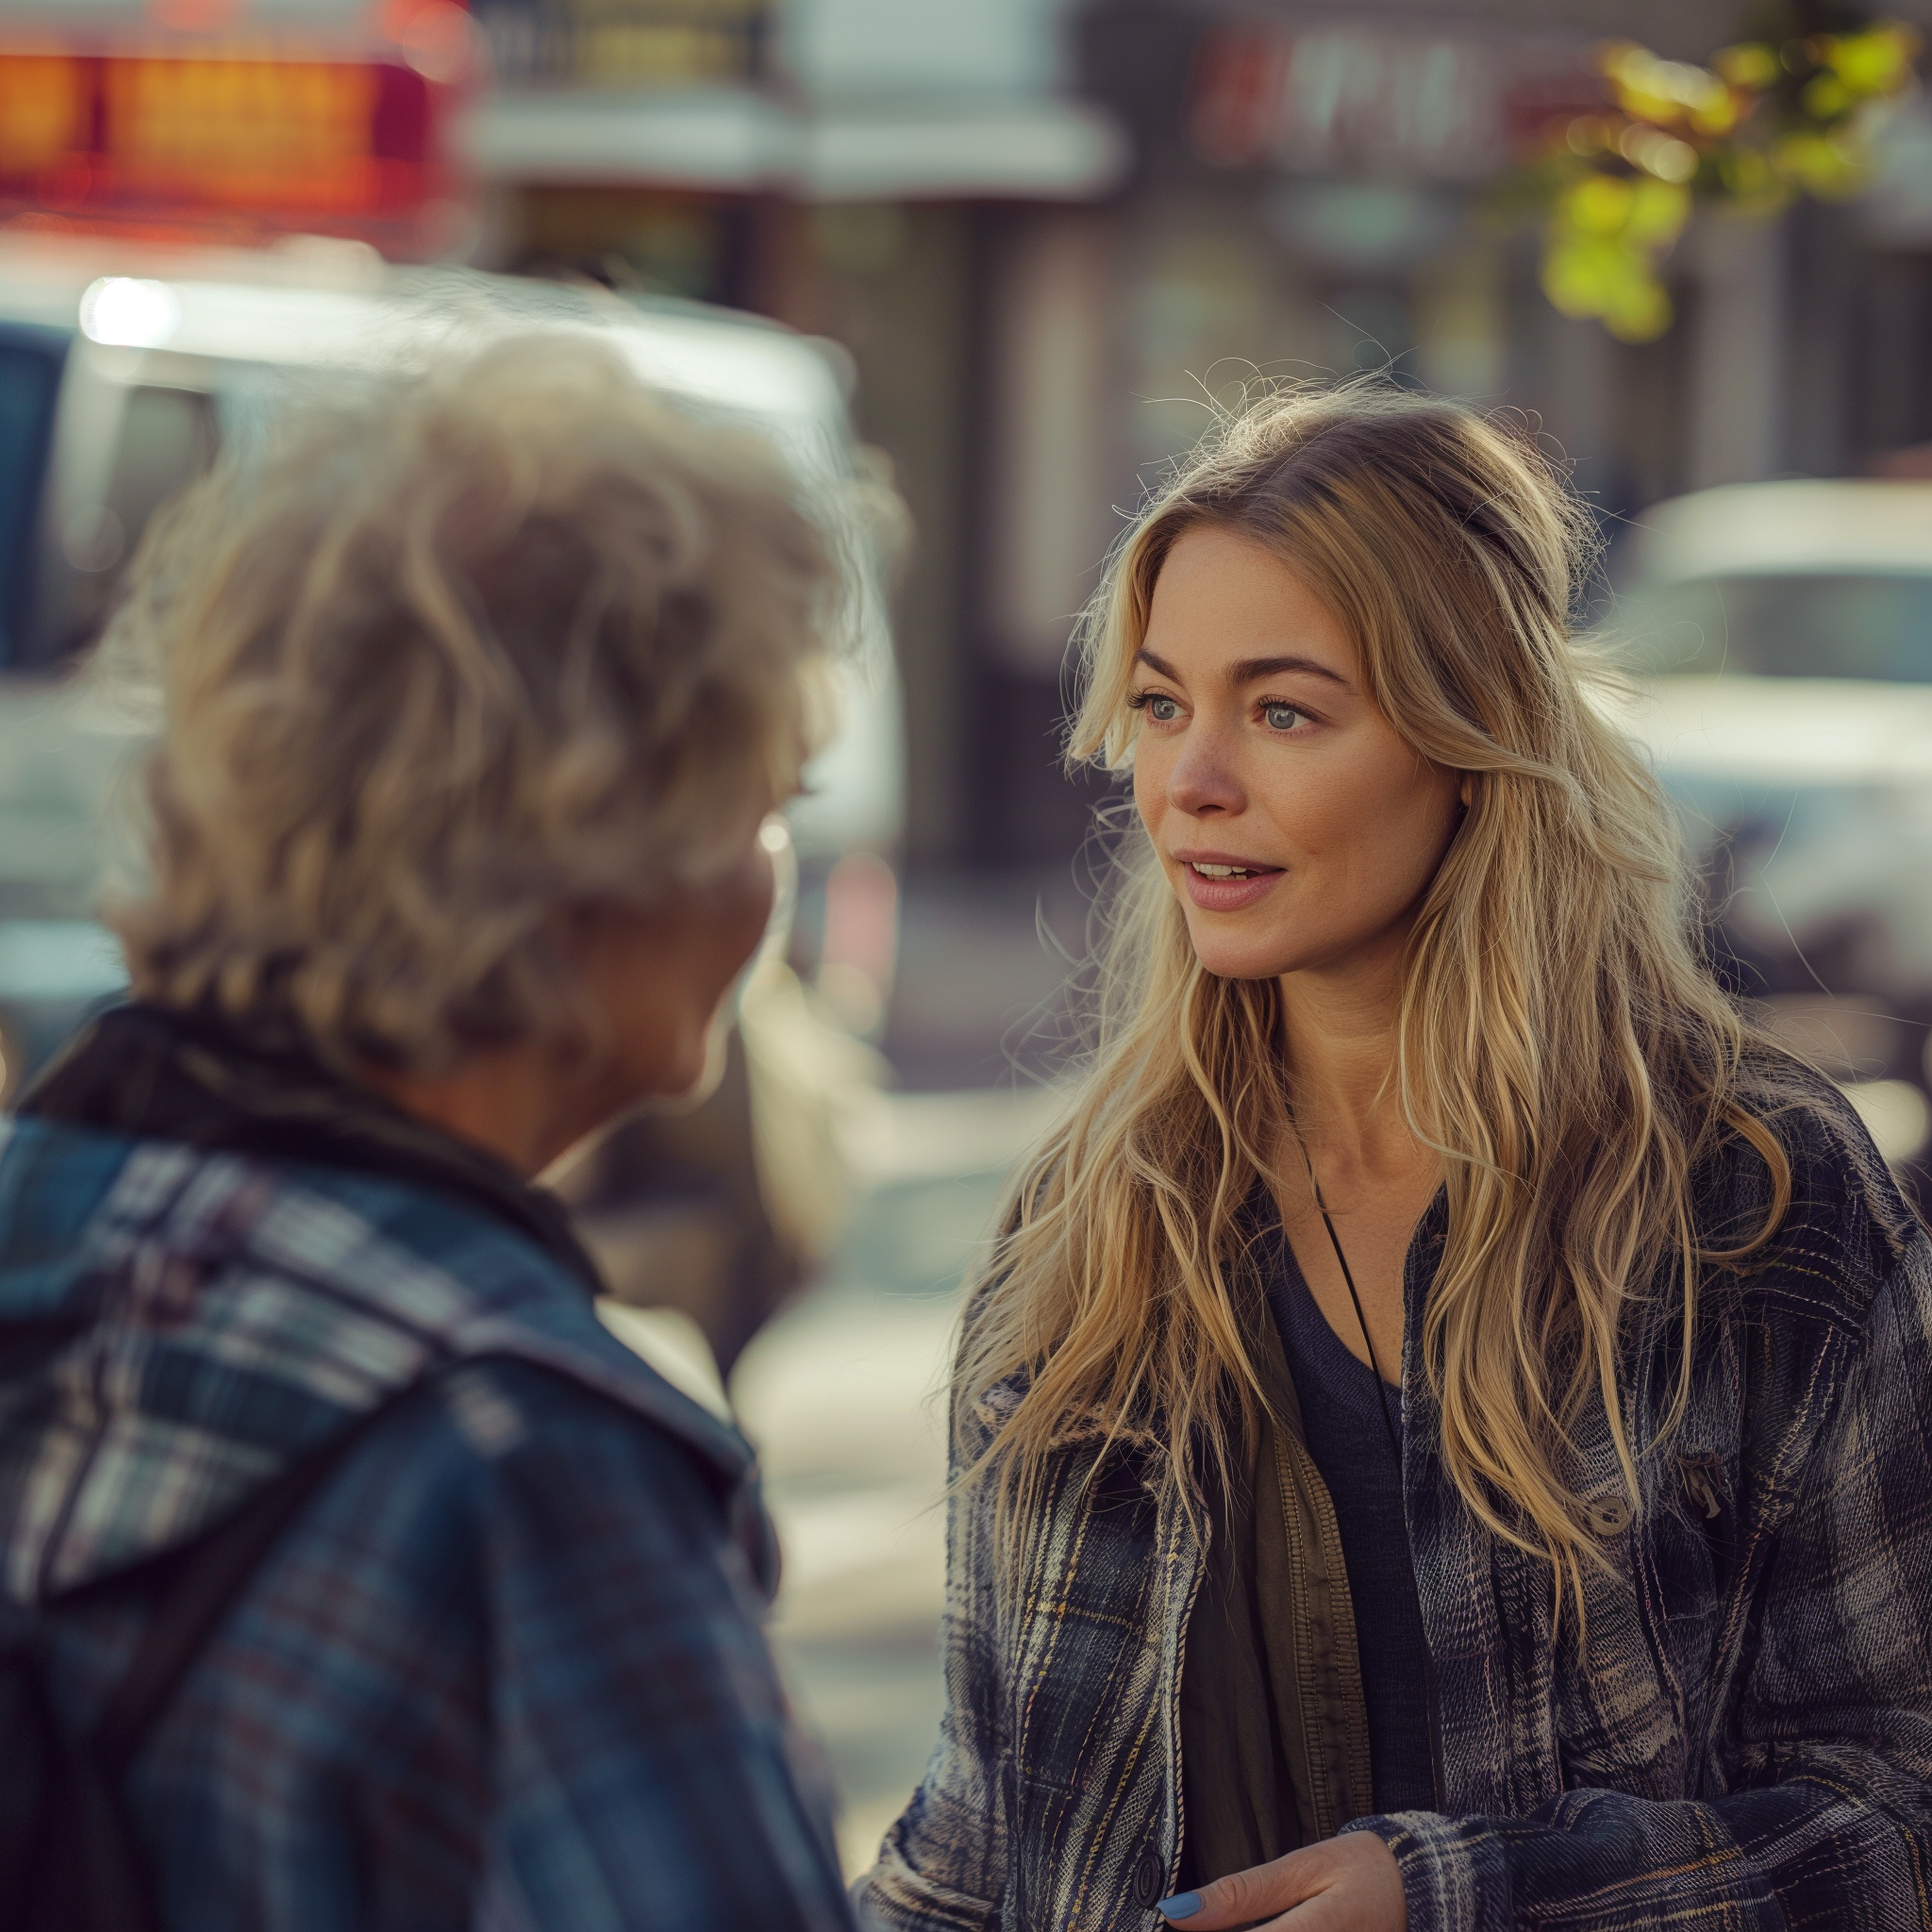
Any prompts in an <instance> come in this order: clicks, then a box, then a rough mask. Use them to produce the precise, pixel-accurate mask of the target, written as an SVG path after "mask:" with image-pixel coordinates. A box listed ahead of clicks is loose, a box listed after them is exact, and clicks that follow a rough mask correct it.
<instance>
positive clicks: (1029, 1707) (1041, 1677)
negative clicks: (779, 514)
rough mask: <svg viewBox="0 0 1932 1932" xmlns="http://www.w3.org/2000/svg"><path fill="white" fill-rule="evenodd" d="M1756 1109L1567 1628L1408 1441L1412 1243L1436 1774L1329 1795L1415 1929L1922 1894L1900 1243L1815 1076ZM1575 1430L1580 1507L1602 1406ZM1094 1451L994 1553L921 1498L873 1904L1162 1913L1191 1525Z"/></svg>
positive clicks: (1927, 1891) (1924, 1631) (1467, 1931)
mask: <svg viewBox="0 0 1932 1932" xmlns="http://www.w3.org/2000/svg"><path fill="white" fill-rule="evenodd" d="M1782 1128H1783V1131H1784V1133H1785V1136H1786V1139H1787V1142H1788V1144H1789V1146H1790V1151H1791V1155H1792V1158H1793V1163H1794V1169H1795V1174H1794V1179H1795V1187H1796V1192H1795V1200H1794V1205H1793V1207H1792V1209H1791V1211H1790V1214H1789V1215H1788V1216H1787V1217H1786V1219H1785V1222H1784V1224H1783V1225H1782V1227H1781V1229H1780V1231H1779V1233H1778V1234H1777V1236H1776V1237H1775V1238H1774V1241H1773V1242H1772V1243H1771V1245H1770V1247H1769V1248H1768V1249H1767V1250H1765V1251H1762V1252H1760V1254H1759V1255H1758V1256H1757V1257H1755V1258H1754V1261H1753V1264H1752V1265H1751V1267H1750V1268H1749V1270H1748V1272H1745V1273H1742V1274H1729V1275H1724V1274H1715V1273H1714V1274H1712V1276H1711V1278H1710V1280H1709V1281H1708V1283H1707V1290H1706V1303H1705V1307H1704V1313H1703V1318H1702V1320H1701V1321H1700V1324H1699V1330H1698V1341H1697V1347H1696V1351H1695V1360H1694V1377H1693V1392H1692V1397H1691V1406H1690V1409H1689V1412H1688V1414H1687V1415H1686V1417H1685V1419H1684V1421H1683V1424H1682V1425H1681V1427H1680V1428H1679V1429H1678V1430H1677V1431H1676V1432H1675V1433H1674V1434H1673V1435H1672V1436H1671V1437H1670V1438H1669V1439H1668V1441H1664V1442H1663V1443H1662V1444H1661V1445H1659V1444H1658V1442H1657V1431H1658V1429H1659V1426H1660V1421H1661V1418H1662V1417H1663V1416H1664V1414H1665V1413H1666V1410H1667V1407H1668V1404H1669V1400H1670V1397H1671V1394H1672V1391H1673V1387H1674V1372H1675V1367H1676V1364H1677V1361H1678V1359H1679V1357H1678V1352H1677V1350H1676V1349H1674V1347H1673V1346H1672V1345H1671V1337H1670V1336H1669V1334H1668V1333H1658V1334H1657V1335H1654V1336H1651V1337H1649V1338H1647V1339H1645V1340H1644V1341H1641V1342H1639V1343H1637V1344H1635V1345H1633V1348H1632V1351H1631V1358H1630V1362H1629V1368H1628V1400H1627V1403H1626V1407H1627V1410H1628V1415H1629V1421H1630V1424H1631V1426H1632V1428H1633V1431H1634V1435H1635V1441H1634V1446H1635V1448H1636V1450H1637V1452H1638V1454H1639V1457H1640V1458H1641V1469H1642V1472H1643V1491H1644V1492H1643V1494H1642V1496H1641V1498H1640V1499H1639V1501H1640V1507H1639V1508H1638V1509H1637V1511H1636V1512H1635V1520H1634V1522H1631V1523H1628V1526H1626V1527H1624V1528H1623V1529H1622V1530H1621V1531H1618V1532H1616V1533H1614V1534H1612V1535H1611V1536H1610V1537H1609V1540H1608V1542H1607V1553H1608V1555H1609V1557H1610V1559H1611V1566H1612V1567H1611V1572H1610V1574H1603V1575H1599V1576H1594V1577H1592V1578H1591V1581H1590V1583H1589V1585H1588V1591H1587V1609H1588V1639H1587V1645H1586V1647H1585V1648H1584V1649H1582V1650H1581V1652H1579V1649H1578V1644H1577V1626H1576V1620H1575V1618H1574V1615H1570V1616H1568V1617H1566V1619H1565V1620H1564V1623H1563V1625H1562V1628H1561V1630H1560V1632H1558V1631H1557V1630H1556V1629H1555V1628H1554V1627H1553V1625H1554V1616H1555V1601H1554V1591H1553V1587H1552V1581H1551V1577H1550V1574H1549V1571H1548V1568H1547V1566H1546V1565H1544V1564H1541V1563H1540V1562H1538V1561H1537V1560H1535V1559H1534V1558H1531V1557H1527V1556H1525V1555H1524V1554H1522V1553H1521V1552H1518V1551H1515V1550H1512V1549H1510V1548H1508V1547H1507V1546H1505V1545H1503V1544H1501V1543H1499V1542H1498V1541H1496V1540H1494V1539H1493V1538H1491V1537H1490V1536H1488V1535H1487V1534H1486V1533H1484V1532H1483V1531H1482V1530H1481V1528H1480V1527H1479V1525H1477V1524H1476V1523H1475V1522H1474V1519H1473V1518H1472V1517H1471V1516H1470V1515H1469V1514H1468V1512H1467V1511H1466V1510H1465V1509H1464V1508H1463V1507H1461V1505H1460V1503H1459V1501H1458V1499H1457V1495H1456V1492H1455V1491H1454V1490H1453V1488H1452V1487H1451V1486H1450V1485H1449V1484H1448V1482H1447V1480H1446V1478H1445V1477H1444V1476H1443V1474H1442V1472H1441V1464H1440V1461H1439V1458H1438V1444H1439V1442H1440V1416H1439V1414H1438V1412H1437V1410H1436V1407H1435V1406H1434V1404H1433V1403H1432V1401H1431V1400H1430V1397H1429V1393H1428V1386H1427V1381H1426V1378H1425V1376H1424V1374H1423V1373H1422V1369H1421V1365H1420V1363H1419V1361H1418V1359H1417V1357H1416V1350H1415V1345H1414V1339H1415V1337H1416V1336H1417V1334H1418V1332H1419V1329H1420V1322H1419V1319H1418V1317H1419V1312H1420V1308H1419V1302H1418V1301H1417V1299H1415V1297H1416V1296H1417V1294H1418V1293H1419V1290H1418V1288H1417V1286H1416V1284H1417V1282H1418V1280H1420V1281H1422V1282H1426V1280H1427V1278H1428V1277H1429V1275H1430V1274H1431V1273H1432V1272H1433V1271H1432V1270H1431V1269H1427V1268H1424V1269H1422V1270H1414V1269H1412V1270H1411V1297H1412V1299H1411V1306H1410V1309H1409V1322H1408V1333H1409V1337H1410V1344H1409V1350H1408V1358H1407V1361H1406V1363H1405V1376H1404V1380H1405V1394H1404V1404H1405V1415H1406V1421H1407V1446H1406V1467H1405V1481H1406V1484H1407V1508H1408V1522H1409V1532H1410V1541H1411V1545H1412V1549H1413V1554H1414V1558H1415V1565H1416V1576H1417V1583H1418V1587H1419V1590H1420V1593H1421V1598H1422V1607H1423V1615H1424V1625H1425V1628H1426V1630H1427V1634H1428V1639H1429V1644H1430V1649H1431V1652H1432V1655H1433V1657H1434V1660H1435V1665H1436V1675H1437V1678H1438V1680H1439V1686H1440V1691H1439V1715H1440V1719H1441V1753H1442V1764H1441V1777H1442V1782H1443V1788H1444V1792H1445V1800H1444V1805H1443V1808H1442V1810H1441V1812H1405V1813H1402V1814H1399V1815H1397V1816H1393V1817H1371V1818H1363V1819H1358V1820H1356V1821H1354V1822H1353V1823H1352V1824H1350V1825H1349V1826H1348V1827H1347V1828H1348V1829H1352V1830H1364V1831H1374V1832H1375V1833H1377V1834H1379V1835H1380V1836H1381V1837H1382V1838H1383V1839H1384V1840H1386V1841H1387V1842H1388V1843H1389V1844H1390V1845H1391V1848H1392V1849H1393V1850H1394V1853H1395V1856H1396V1858H1397V1860H1398V1862H1399V1865H1400V1867H1401V1872H1402V1878H1403V1884H1404V1888H1405V1890H1406V1893H1407V1901H1408V1923H1409V1926H1410V1928H1411V1932H1502V1928H1504V1927H1507V1926H1517V1925H1552V1926H1555V1925H1561V1926H1564V1927H1571V1928H1579V1932H1582V1928H1587V1932H1637V1928H1640V1927H1645V1928H1647V1927H1653V1926H1657V1925H1664V1924H1668V1925H1670V1926H1672V1927H1674V1928H1676V1932H1720V1928H1722V1932H1738V1928H1743V1927H1757V1928H1764V1932H1771V1928H1773V1927H1776V1928H1781V1932H1782V1928H1788V1927H1789V1928H1796V1927H1803V1926H1812V1927H1826V1926H1828V1927H1831V1928H1834V1932H1896V1928H1901V1927H1910V1926H1932V1246H1928V1243H1927V1240H1926V1237H1925V1235H1924V1232H1923V1231H1922V1230H1921V1229H1920V1228H1919V1227H1918V1226H1917V1224H1915V1223H1914V1222H1913V1221H1912V1219H1911V1217H1910V1215H1909V1213H1908V1212H1907V1209H1906V1208H1905V1205H1904V1203H1903V1202H1902V1201H1901V1199H1900V1198H1899V1195H1898V1192H1897V1190H1896V1188H1895V1187H1894V1186H1893V1184H1892V1182H1891V1179H1890V1175H1889V1174H1887V1173H1886V1171H1885V1169H1884V1167H1883V1165H1882V1164H1881V1163H1880V1161H1879V1160H1878V1158H1877V1156H1876V1154H1875V1153H1874V1151H1873V1149H1872V1147H1871V1143H1870V1141H1869V1140H1868V1138H1867V1137H1866V1136H1865V1134H1864V1131H1863V1129H1862V1127H1860V1126H1859V1124H1857V1121H1856V1119H1855V1118H1853V1117H1852V1115H1851V1114H1850V1111H1849V1109H1848V1108H1845V1107H1844V1106H1843V1104H1842V1102H1840V1101H1839V1100H1838V1099H1837V1098H1836V1096H1827V1095H1819V1096H1817V1097H1816V1098H1815V1101H1814V1103H1813V1104H1811V1105H1809V1106H1807V1107H1805V1108H1800V1109H1798V1110H1795V1111H1793V1112H1790V1113H1788V1114H1787V1115H1785V1116H1784V1118H1783V1121H1782ZM1763 1185H1764V1183H1763V1181H1762V1178H1761V1170H1758V1169H1757V1166H1756V1163H1755V1162H1752V1161H1750V1160H1749V1159H1748V1158H1741V1157H1740V1158H1736V1159H1735V1160H1732V1161H1730V1162H1729V1163H1728V1164H1727V1165H1726V1166H1725V1167H1724V1169H1723V1171H1721V1172H1718V1173H1715V1174H1711V1175H1710V1176H1708V1178H1707V1184H1706V1187H1705V1190H1704V1192H1703V1195H1702V1198H1701V1201H1700V1207H1701V1208H1702V1209H1703V1210H1704V1213H1705V1224H1706V1226H1707V1227H1708V1228H1711V1229H1714V1230H1718V1231H1719V1234H1720V1236H1721V1234H1722V1231H1723V1230H1724V1229H1725V1228H1727V1227H1732V1228H1736V1227H1747V1228H1748V1227H1752V1226H1755V1225H1756V1224H1757V1221H1758V1219H1759V1218H1760V1210H1761V1208H1762V1206H1763V1201H1764V1196H1763V1192H1762V1189H1763ZM1007 1399H1010V1398H1009V1397H1008V1398H1007ZM1000 1407H1001V1402H1000V1399H999V1398H998V1397H997V1396H996V1399H995V1401H994V1402H993V1403H992V1404H991V1405H990V1406H988V1407H986V1409H985V1412H984V1413H982V1414H980V1415H978V1416H976V1417H974V1418H973V1419H972V1434H971V1435H970V1436H969V1439H968V1441H967V1442H966V1443H965V1445H964V1446H965V1448H966V1449H967V1450H968V1452H969V1453H970V1452H971V1451H973V1450H974V1449H975V1448H976V1447H977V1446H979V1445H981V1444H983V1443H984V1441H986V1440H987V1439H988V1432H989V1431H991V1430H992V1429H994V1428H996V1427H997V1426H998V1422H999V1415H1000ZM1579 1447H1580V1453H1581V1456H1582V1469H1583V1478H1582V1479H1583V1487H1584V1491H1585V1493H1586V1494H1587V1495H1591V1496H1592V1497H1594V1498H1595V1499H1596V1500H1597V1501H1599V1502H1601V1503H1603V1504H1604V1505H1606V1506H1608V1507H1607V1509H1606V1513H1605V1516H1604V1518H1603V1519H1602V1520H1605V1521H1608V1522H1614V1521H1615V1520H1616V1516H1617V1508H1616V1506H1617V1505H1618V1504H1621V1503H1623V1502H1624V1499H1623V1498H1622V1497H1621V1495H1620V1494H1619V1492H1618V1488H1617V1481H1616V1463H1615V1459H1614V1457H1613V1456H1612V1455H1611V1453H1610V1445H1609V1441H1608V1431H1607V1425H1606V1424H1605V1423H1604V1419H1603V1417H1602V1415H1601V1413H1599V1414H1598V1415H1597V1416H1596V1417H1595V1419H1594V1421H1593V1423H1591V1424H1586V1426H1585V1429H1584V1431H1583V1435H1582V1439H1581V1441H1580V1445H1579ZM1095 1454H1096V1452H1095V1450H1094V1449H1093V1448H1091V1447H1088V1448H1082V1447H1080V1446H1078V1445H1071V1446H1070V1447H1069V1448H1068V1449H1067V1451H1066V1452H1065V1455H1064V1458H1063V1466H1062V1468H1061V1469H1059V1470H1058V1471H1057V1472H1056V1475H1055V1480H1054V1482H1053V1485H1052V1489H1051V1493H1050V1496H1049V1498H1048V1502H1047V1507H1045V1508H1044V1510H1043V1511H1042V1512H1041V1519H1040V1520H1039V1522H1038V1523H1037V1524H1035V1525H1034V1526H1033V1529H1032V1531H1031V1533H1030V1535H1029V1538H1028V1540H1027V1544H1026V1549H1025V1554H1024V1562H1023V1563H1022V1565H1021V1571H1020V1574H1018V1575H1017V1576H1013V1577H1010V1578H1008V1577H1003V1576H1002V1574H1000V1572H999V1570H998V1568H997V1567H996V1566H995V1565H994V1563H993V1562H992V1560H991V1522H990V1509H991V1499H990V1497H989V1496H988V1495H987V1494H985V1493H984V1492H983V1491H969V1492H968V1493H967V1494H966V1495H965V1496H963V1497H961V1498H959V1499H958V1500H957V1501H956V1503H955V1505H954V1512H953V1518H952V1528H951V1553H950V1576H949V1583H948V1607H947V1660H946V1668H947V1689H948V1702H947V1710H946V1714H945V1719H944V1723H943V1726H942V1729H941V1737H940V1741H939V1745H938V1748H937V1750H936V1751H935V1753H934V1756H933V1758H932V1761H931V1764H930V1765H929V1767H928V1769H927V1772H926V1776H925V1781H924V1784H923V1786H922V1787H921V1789H920V1790H919V1791H918V1793H917V1794H916V1796H915V1797H914V1798H913V1801H912V1803H911V1805H910V1807H908V1810H907V1811H906V1813H905V1815H904V1816H903V1817H902V1818H901V1819H900V1820H899V1822H898V1823H897V1824H895V1825H894V1826H893V1827H892V1829H891V1832H890V1833H889V1834H888V1836H887V1839H886V1841H885V1844H884V1846H883V1848H882V1850H881V1854H880V1859H879V1862H878V1864H877V1866H876V1867H875V1868H874V1871H873V1872H872V1874H870V1875H869V1876H868V1877H867V1878H866V1879H865V1880H863V1881H861V1883H860V1885H859V1886H858V1888H857V1892H856V1896H857V1898H858V1903H859V1906H860V1908H861V1916H862V1917H864V1918H865V1919H866V1920H867V1921H868V1923H870V1924H874V1925H875V1926H880V1927H891V1928H894V1932H993V1928H1000V1932H1022V1928H1024V1932H1048V1928H1051V1932H1101V1928H1125V1927H1133V1928H1137V1932H1138V1928H1146V1927H1152V1926H1155V1925H1157V1924H1160V1923H1161V1922H1160V1921H1159V1920H1158V1917H1157V1915H1156V1914H1155V1913H1154V1911H1153V1910H1152V1906H1153V1903H1154V1901H1155V1899H1156V1898H1158V1897H1159V1896H1160V1895H1161V1894H1162V1893H1164V1892H1166V1891H1167V1890H1171V1889H1172V1887H1173V1883H1174V1874H1175V1870H1176V1864H1177V1858H1178V1854H1179V1848H1180V1843H1181V1839H1182V1835H1183V1832H1184V1829H1185V1823H1186V1821H1185V1819H1184V1818H1183V1816H1182V1807H1181V1803H1180V1766H1179V1762H1178V1746H1177V1741H1176V1724H1175V1705H1176V1691H1177V1688H1178V1683H1179V1676H1180V1669H1181V1663H1182V1658H1183V1655H1184V1645H1185V1642H1186V1629H1187V1622H1188V1614H1189V1607H1190V1605H1191V1600H1192V1596H1193V1591H1194V1589H1195V1585H1196V1583H1197V1581H1198V1578H1199V1575H1200V1572H1201V1567H1202V1565H1201V1549H1200V1546H1199V1544H1198V1541H1197V1540H1196V1538H1195V1537H1194V1535H1193V1534H1192V1532H1191V1530H1190V1529H1189V1527H1188V1524H1187V1523H1186V1521H1185V1520H1184V1519H1183V1518H1182V1517H1181V1515H1180V1514H1179V1512H1178V1511H1177V1510H1174V1509H1173V1508H1171V1507H1158V1505H1157V1502H1156V1495H1157V1493H1158V1488H1159V1486H1158V1484H1157V1483H1155V1482H1153V1481H1152V1480H1151V1474H1152V1473H1150V1472H1149V1471H1148V1470H1147V1469H1146V1468H1145V1466H1144V1465H1137V1464H1136V1463H1135V1462H1134V1461H1132V1460H1131V1459H1130V1458H1128V1457H1115V1458H1113V1459H1112V1460H1110V1461H1109V1462H1108V1463H1107V1464H1105V1465H1103V1466H1102V1467H1101V1468H1100V1469H1099V1470H1098V1471H1097V1472H1096V1470H1095V1468H1094V1458H1095ZM1090 1478H1091V1480H1090ZM1628 1513H1629V1512H1628V1511H1627V1508H1625V1509H1624V1516H1625V1518H1626V1519H1627V1517H1628Z"/></svg>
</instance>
